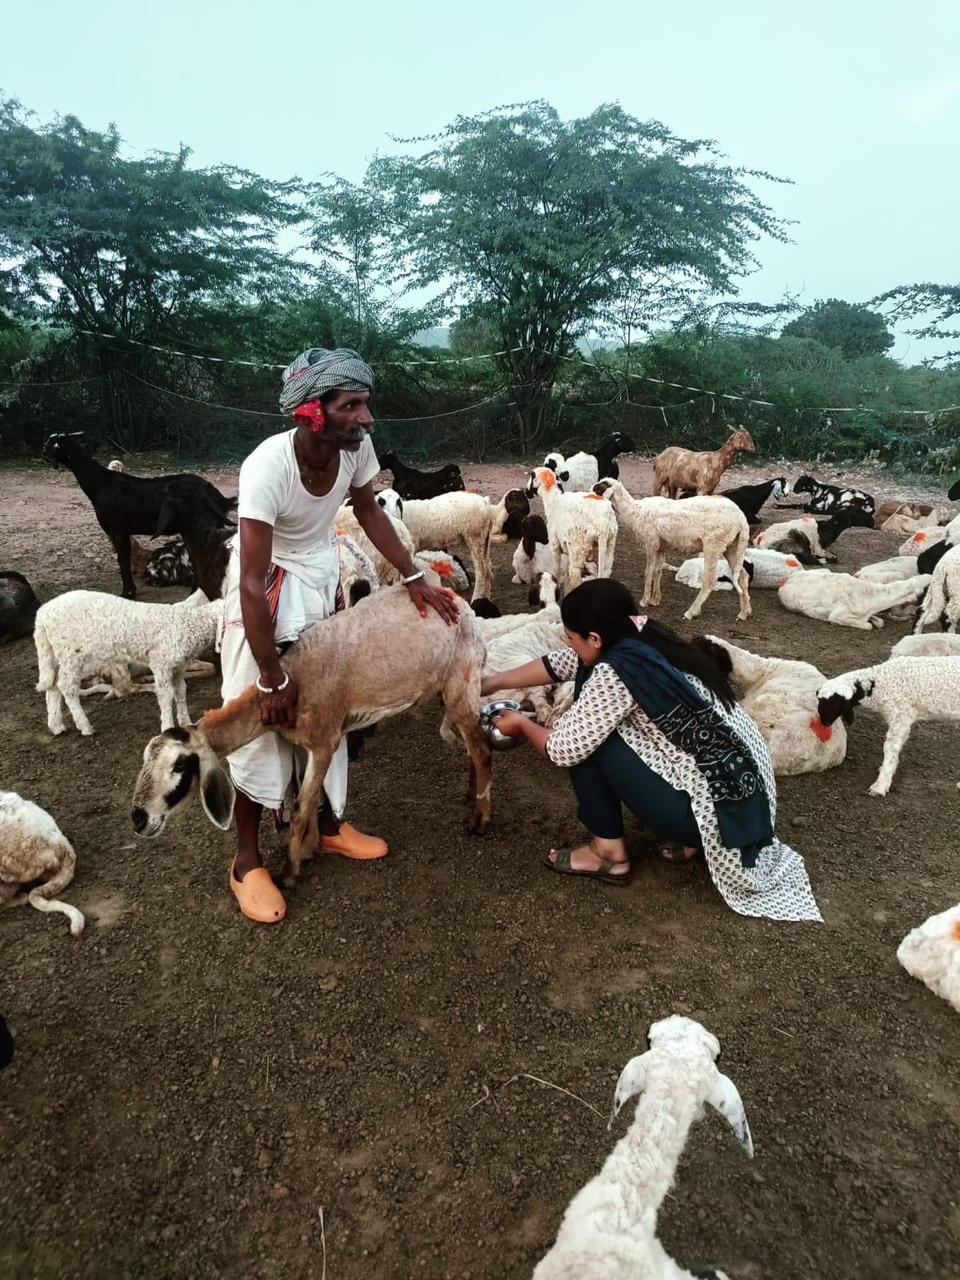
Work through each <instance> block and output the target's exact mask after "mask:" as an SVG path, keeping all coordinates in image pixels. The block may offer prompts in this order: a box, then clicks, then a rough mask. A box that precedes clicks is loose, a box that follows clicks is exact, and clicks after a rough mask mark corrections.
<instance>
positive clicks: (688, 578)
mask: <svg viewBox="0 0 960 1280" xmlns="http://www.w3.org/2000/svg"><path fill="white" fill-rule="evenodd" d="M721 496H722V495H721ZM743 563H744V565H745V567H746V569H747V576H748V578H749V579H750V590H751V591H752V590H753V589H754V588H755V587H758V588H760V589H761V590H763V591H773V590H775V589H776V588H777V587H779V585H780V583H781V582H783V580H784V578H789V577H790V575H791V574H792V573H803V565H802V564H801V563H800V561H799V560H798V559H797V557H796V556H790V555H786V554H785V553H784V552H783V551H763V550H761V549H760V548H759V547H752V548H751V549H750V550H749V551H747V553H746V555H745V556H744V557H743ZM664 567H665V568H667V569H671V568H673V566H672V565H669V564H668V565H665V566H664ZM676 574H677V576H676V578H675V579H674V581H676V582H678V583H679V584H680V586H682V587H694V588H695V589H697V590H699V588H700V587H702V586H703V556H693V557H692V558H691V559H689V560H684V562H683V564H682V565H680V567H679V568H678V569H677V571H676ZM715 590H716V591H732V590H733V578H732V577H731V576H730V566H729V565H728V564H727V562H726V560H719V561H718V562H717V585H716V587H715Z"/></svg>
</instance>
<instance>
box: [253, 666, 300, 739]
mask: <svg viewBox="0 0 960 1280" xmlns="http://www.w3.org/2000/svg"><path fill="white" fill-rule="evenodd" d="M298 693H299V690H298V689H297V682H296V680H294V678H293V676H292V675H290V673H289V672H288V673H287V683H286V685H285V686H284V688H282V689H278V690H277V691H276V692H275V693H264V692H263V691H262V690H260V689H258V690H257V697H258V698H259V699H260V723H261V724H269V725H272V726H274V727H276V728H279V727H280V726H282V725H288V726H289V727H290V728H291V729H292V728H293V727H294V725H296V723H297V696H298Z"/></svg>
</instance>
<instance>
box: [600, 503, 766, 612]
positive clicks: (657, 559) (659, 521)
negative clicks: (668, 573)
mask: <svg viewBox="0 0 960 1280" xmlns="http://www.w3.org/2000/svg"><path fill="white" fill-rule="evenodd" d="M597 488H598V489H599V490H602V491H603V492H604V493H606V494H607V495H608V496H609V498H610V502H611V505H612V506H613V509H614V511H615V512H616V514H617V519H618V520H619V521H620V523H621V525H622V526H623V527H624V528H627V529H630V530H631V531H632V532H633V534H634V536H635V537H636V539H637V541H638V542H639V543H640V545H641V547H642V548H643V554H644V558H645V561H646V565H645V574H644V582H643V599H642V600H641V601H640V603H641V605H643V606H646V605H648V604H653V605H657V604H659V603H660V579H661V577H662V574H663V567H664V564H665V562H666V554H667V552H668V551H679V552H681V553H682V554H684V555H687V554H689V553H690V552H693V551H700V552H702V555H703V562H704V565H705V566H706V571H705V573H704V578H703V584H702V586H701V587H700V590H699V591H698V592H697V594H696V596H695V597H694V600H693V604H691V606H690V608H689V609H688V610H687V611H686V613H685V614H684V615H683V616H684V617H685V618H688V619H689V618H695V617H697V615H698V614H699V612H700V610H701V609H702V608H703V602H704V601H705V600H706V599H707V597H708V596H709V595H710V593H711V592H712V591H713V589H714V587H715V586H716V583H717V564H718V562H719V561H720V559H721V558H722V559H724V560H726V562H727V564H728V565H729V567H730V576H731V578H732V580H733V583H734V586H735V587H736V591H737V595H738V596H739V599H740V612H739V613H738V614H737V618H738V620H739V621H741V622H742V621H743V620H744V619H745V618H749V616H750V589H749V579H748V577H747V571H746V569H745V568H744V567H743V560H744V556H745V555H746V551H747V547H748V546H749V544H750V526H749V525H748V524H747V517H746V516H745V515H744V514H743V512H742V511H741V510H740V508H739V507H738V506H737V505H736V503H735V502H731V501H730V499H729V498H721V497H719V496H718V495H713V494H710V495H704V496H703V497H698V498H685V499H682V500H681V499H678V498H639V499H637V498H633V497H631V496H630V494H629V493H628V492H627V490H626V489H625V488H624V487H623V485H622V484H621V483H620V481H619V480H601V481H600V483H599V484H598V485H597Z"/></svg>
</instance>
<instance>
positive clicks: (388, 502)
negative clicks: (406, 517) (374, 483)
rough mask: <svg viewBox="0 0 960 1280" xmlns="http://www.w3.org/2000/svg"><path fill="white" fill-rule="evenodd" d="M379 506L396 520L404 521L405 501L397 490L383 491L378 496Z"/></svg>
mask: <svg viewBox="0 0 960 1280" xmlns="http://www.w3.org/2000/svg"><path fill="white" fill-rule="evenodd" d="M377 505H378V506H380V507H382V508H383V509H384V511H385V512H386V513H387V515H388V516H393V518H394V520H402V519H403V499H402V498H401V497H400V495H399V493H397V491H396V489H381V490H380V492H379V493H378V494H377Z"/></svg>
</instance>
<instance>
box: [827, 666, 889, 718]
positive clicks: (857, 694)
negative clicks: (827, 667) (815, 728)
mask: <svg viewBox="0 0 960 1280" xmlns="http://www.w3.org/2000/svg"><path fill="white" fill-rule="evenodd" d="M874 683H875V681H873V680H872V679H870V678H869V677H864V676H862V675H858V674H857V672H855V671H850V672H847V673H846V674H845V675H842V676H837V677H836V678H835V679H833V680H828V681H827V682H826V684H822V685H821V686H820V688H819V689H818V690H817V715H818V716H819V718H820V723H821V724H822V725H824V726H827V727H829V726H830V725H832V724H833V722H834V721H835V720H837V719H838V718H839V717H841V716H842V717H843V720H844V723H845V724H853V709H854V707H856V706H857V704H858V703H860V702H862V701H863V700H864V698H869V697H870V695H871V693H873V686H874Z"/></svg>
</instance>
